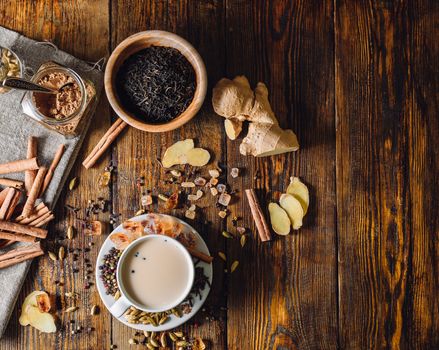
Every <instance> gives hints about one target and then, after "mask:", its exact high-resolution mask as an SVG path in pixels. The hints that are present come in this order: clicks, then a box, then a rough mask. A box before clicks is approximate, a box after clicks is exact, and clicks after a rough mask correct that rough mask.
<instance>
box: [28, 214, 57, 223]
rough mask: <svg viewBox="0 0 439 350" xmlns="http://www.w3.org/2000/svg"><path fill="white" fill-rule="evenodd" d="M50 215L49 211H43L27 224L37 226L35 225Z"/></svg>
mask: <svg viewBox="0 0 439 350" xmlns="http://www.w3.org/2000/svg"><path fill="white" fill-rule="evenodd" d="M50 215H52V213H51V212H50V211H48V212H47V213H44V214H43V215H41V216H40V217H38V218H35V219H34V220H32V221H31V222H29V223H28V225H29V226H35V227H38V226H37V225H38V224H39V223H40V222H42V221H44V220H46V219H47V218H48V217H49V216H50Z"/></svg>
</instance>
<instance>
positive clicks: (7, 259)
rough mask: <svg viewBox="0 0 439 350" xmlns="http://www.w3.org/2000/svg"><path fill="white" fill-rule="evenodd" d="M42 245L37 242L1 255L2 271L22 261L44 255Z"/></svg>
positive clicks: (0, 264)
mask: <svg viewBox="0 0 439 350" xmlns="http://www.w3.org/2000/svg"><path fill="white" fill-rule="evenodd" d="M43 254H44V251H43V249H42V248H41V243H40V242H36V243H33V244H30V245H26V246H21V247H18V248H15V249H12V250H10V251H9V252H7V253H4V254H1V255H0V269H2V268H5V267H8V266H12V265H15V264H18V263H20V262H22V261H25V260H29V259H32V258H35V257H37V256H40V255H43Z"/></svg>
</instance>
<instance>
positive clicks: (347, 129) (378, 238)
mask: <svg viewBox="0 0 439 350" xmlns="http://www.w3.org/2000/svg"><path fill="white" fill-rule="evenodd" d="M433 7H434V5H433V2H428V1H426V2H423V5H422V6H421V5H416V4H414V3H412V2H408V1H400V2H388V1H377V2H370V3H360V2H350V1H340V2H337V8H336V86H337V98H336V100H337V103H336V108H337V213H338V235H339V241H338V243H339V244H338V247H339V281H340V285H339V288H340V296H339V299H340V308H339V315H340V325H339V326H340V330H339V332H340V345H341V347H342V348H349V349H352V348H355V349H357V348H368V349H369V348H374V349H382V348H389V349H427V348H437V346H438V344H439V342H438V333H437V329H438V321H437V317H435V316H434V315H437V314H438V302H437V300H436V298H435V297H434V294H435V293H434V292H433V291H434V290H436V291H437V288H438V281H437V271H438V261H437V253H438V250H437V249H438V246H437V232H438V226H437V217H436V216H437V209H435V207H436V206H435V204H434V202H435V198H436V196H437V191H438V185H437V181H435V180H433V179H434V178H435V177H436V176H437V165H438V158H437V149H436V148H435V147H429V146H428V145H431V143H434V142H435V141H436V140H437V137H438V134H437V131H438V115H437V98H436V99H435V97H434V95H435V94H436V93H437V88H438V85H437V70H436V75H435V74H434V72H433V70H434V68H433V67H434V66H437V65H436V63H435V62H434V59H433V57H435V56H436V57H437V54H438V45H437V43H433V42H432V41H431V40H432V38H433V37H437V27H435V26H434V25H433V18H434V15H433V13H434V11H433V10H434V9H433ZM435 7H436V10H437V6H435ZM436 16H437V11H436ZM434 76H435V78H433V77H434ZM436 97H437V95H436ZM434 212H436V214H434Z"/></svg>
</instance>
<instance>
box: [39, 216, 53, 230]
mask: <svg viewBox="0 0 439 350" xmlns="http://www.w3.org/2000/svg"><path fill="white" fill-rule="evenodd" d="M53 219H55V215H53V214H50V216H48V217H47V218H45V219H44V220H42V221H40V222H39V223H38V224H37V225H35V227H41V226H44V225H45V224H47V223H48V222H49V221H52V220H53Z"/></svg>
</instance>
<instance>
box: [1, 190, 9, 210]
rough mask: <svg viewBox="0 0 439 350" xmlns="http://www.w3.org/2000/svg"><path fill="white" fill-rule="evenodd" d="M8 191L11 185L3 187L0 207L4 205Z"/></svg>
mask: <svg viewBox="0 0 439 350" xmlns="http://www.w3.org/2000/svg"><path fill="white" fill-rule="evenodd" d="M8 192H9V187H7V188H5V189H3V190H2V191H1V192H0V207H1V206H2V204H3V202H4V201H5V198H6V196H7V194H8Z"/></svg>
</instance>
